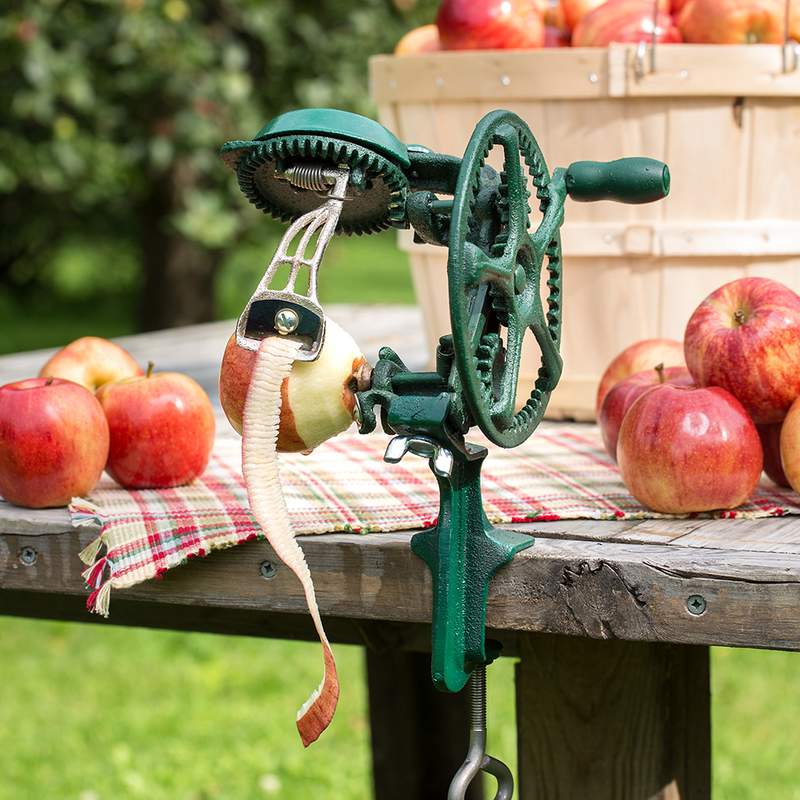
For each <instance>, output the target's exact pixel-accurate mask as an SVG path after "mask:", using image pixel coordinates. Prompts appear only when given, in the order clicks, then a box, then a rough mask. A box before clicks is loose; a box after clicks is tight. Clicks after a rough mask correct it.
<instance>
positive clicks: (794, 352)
mask: <svg viewBox="0 0 800 800" xmlns="http://www.w3.org/2000/svg"><path fill="white" fill-rule="evenodd" d="M684 349H685V354H686V366H687V367H688V368H689V372H691V373H692V376H693V377H694V379H695V382H696V383H697V385H698V386H721V387H723V388H724V389H727V390H728V391H729V392H730V393H731V394H733V395H734V396H735V397H736V398H737V400H739V402H740V403H741V404H742V405H743V406H744V407H745V408H746V409H747V411H748V412H749V413H750V416H751V417H752V418H753V421H754V422H756V423H758V424H766V423H773V422H780V421H781V420H782V419H783V417H784V416H785V414H786V412H787V411H788V410H789V406H790V405H791V404H792V403H793V402H794V400H795V398H796V397H798V396H800V369H798V364H800V297H798V296H797V295H796V294H795V293H794V292H793V291H792V290H791V289H789V288H788V287H787V286H784V285H783V284H781V283H778V282H777V281H772V280H769V279H768V278H740V279H739V280H735V281H732V282H731V283H726V284H725V285H724V286H721V287H720V288H719V289H717V290H716V291H715V292H712V293H711V294H710V295H709V296H708V297H707V298H706V299H705V300H703V302H702V303H700V305H699V306H698V307H697V309H696V310H695V311H694V313H693V314H692V316H691V317H690V318H689V323H688V325H687V326H686V334H685V336H684Z"/></svg>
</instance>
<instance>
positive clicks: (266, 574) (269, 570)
mask: <svg viewBox="0 0 800 800" xmlns="http://www.w3.org/2000/svg"><path fill="white" fill-rule="evenodd" d="M258 571H259V572H260V573H261V577H262V578H264V580H267V581H271V580H272V579H273V578H274V577H275V576H276V575H277V574H278V568H277V567H276V566H275V565H274V564H273V563H272V562H271V561H262V562H261V563H260V564H259V565H258Z"/></svg>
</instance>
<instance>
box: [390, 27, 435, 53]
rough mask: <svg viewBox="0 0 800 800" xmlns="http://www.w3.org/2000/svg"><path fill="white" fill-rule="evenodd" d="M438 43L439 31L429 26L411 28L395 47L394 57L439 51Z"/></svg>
mask: <svg viewBox="0 0 800 800" xmlns="http://www.w3.org/2000/svg"><path fill="white" fill-rule="evenodd" d="M441 49H442V46H441V43H440V42H439V29H438V28H437V27H436V26H435V25H433V24H431V25H421V26H420V27H419V28H413V29H412V30H410V31H409V32H408V33H407V34H406V35H405V36H403V37H402V38H401V39H400V41H399V42H398V43H397V44H396V45H395V48H394V54H395V55H396V56H411V55H414V54H415V53H432V52H436V51H437V50H441Z"/></svg>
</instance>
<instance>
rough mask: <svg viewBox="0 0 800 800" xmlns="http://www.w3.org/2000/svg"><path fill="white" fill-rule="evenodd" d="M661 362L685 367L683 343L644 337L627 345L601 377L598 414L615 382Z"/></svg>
mask: <svg viewBox="0 0 800 800" xmlns="http://www.w3.org/2000/svg"><path fill="white" fill-rule="evenodd" d="M659 364H663V365H664V367H685V366H686V364H685V362H684V360H683V345H682V344H681V343H680V342H678V341H676V340H675V339H642V340H641V341H639V342H634V343H633V344H632V345H629V346H628V347H626V348H625V349H624V350H623V351H622V352H621V353H620V354H619V355H617V356H616V357H615V358H614V359H613V360H612V362H611V363H610V364H609V365H608V366H607V367H606V371H605V372H604V373H603V376H602V377H601V378H600V384H599V385H598V387H597V399H596V400H595V412H596V414H598V415H599V413H600V407H601V406H602V405H603V400H604V399H605V396H606V395H607V394H608V392H609V390H610V389H611V387H612V386H613V385H614V384H615V383H619V381H621V380H623V379H624V378H627V377H629V376H630V375H634V374H635V373H637V372H642V371H643V370H647V369H655V368H656V366H658V365H659Z"/></svg>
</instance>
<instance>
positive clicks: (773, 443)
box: [756, 422, 790, 489]
mask: <svg viewBox="0 0 800 800" xmlns="http://www.w3.org/2000/svg"><path fill="white" fill-rule="evenodd" d="M782 426H783V423H782V422H774V423H772V424H771V425H756V428H757V429H758V435H759V437H760V438H761V449H762V450H763V451H764V472H766V473H767V477H768V478H769V479H770V480H771V481H772V482H773V483H777V484H778V486H783V487H785V488H787V489H788V488H790V484H789V481H788V480H787V478H786V473H785V472H784V471H783V465H782V464H781V427H782Z"/></svg>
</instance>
